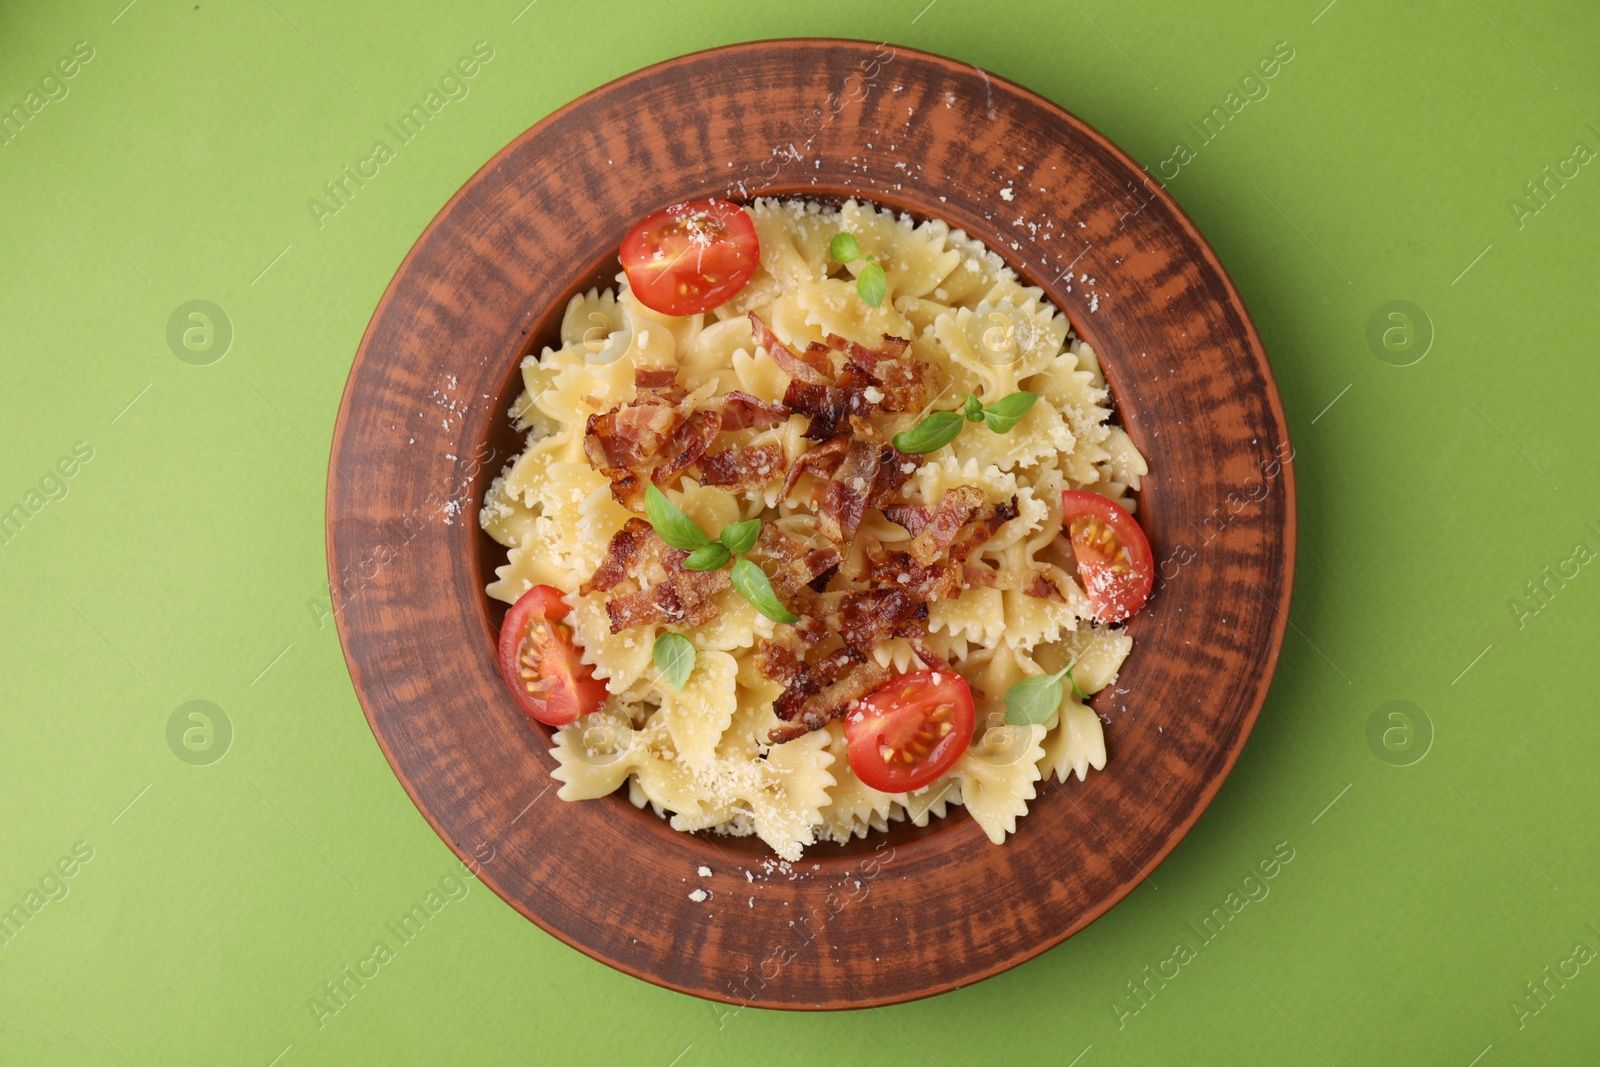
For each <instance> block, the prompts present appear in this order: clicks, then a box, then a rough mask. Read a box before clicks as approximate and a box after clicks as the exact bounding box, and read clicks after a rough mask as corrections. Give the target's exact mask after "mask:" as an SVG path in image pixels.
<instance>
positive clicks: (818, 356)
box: [750, 311, 833, 385]
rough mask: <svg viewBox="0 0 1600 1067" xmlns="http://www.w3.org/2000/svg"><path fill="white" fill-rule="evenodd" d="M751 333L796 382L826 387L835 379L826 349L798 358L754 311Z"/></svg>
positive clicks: (808, 351)
mask: <svg viewBox="0 0 1600 1067" xmlns="http://www.w3.org/2000/svg"><path fill="white" fill-rule="evenodd" d="M750 332H751V334H752V335H753V336H754V338H755V342H756V344H757V345H759V346H761V347H762V348H765V349H766V350H767V355H769V356H771V357H772V361H773V362H774V363H776V364H777V365H778V366H779V368H781V369H782V370H783V373H785V374H787V375H788V376H789V377H791V378H793V379H794V380H795V381H799V382H805V383H807V384H808V385H826V384H828V382H829V381H830V380H831V379H832V378H833V363H832V362H831V361H830V360H829V359H828V350H827V348H826V347H824V346H817V347H816V348H808V349H806V352H805V355H803V356H797V355H795V353H794V351H793V349H791V348H790V347H789V346H788V345H786V344H784V343H783V342H782V341H780V340H778V335H777V334H775V333H773V332H772V327H770V326H768V325H767V324H766V323H765V322H763V321H762V320H761V316H760V315H757V314H756V313H755V312H754V311H752V312H750ZM818 349H820V351H818Z"/></svg>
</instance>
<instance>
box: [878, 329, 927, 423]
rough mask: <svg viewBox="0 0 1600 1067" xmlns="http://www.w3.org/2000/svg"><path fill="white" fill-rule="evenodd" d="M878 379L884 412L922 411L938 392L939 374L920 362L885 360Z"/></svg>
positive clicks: (880, 402) (879, 404)
mask: <svg viewBox="0 0 1600 1067" xmlns="http://www.w3.org/2000/svg"><path fill="white" fill-rule="evenodd" d="M886 340H899V338H886ZM874 376H875V377H876V378H877V380H878V389H879V391H880V392H882V393H883V399H882V400H880V401H878V407H879V408H880V409H882V410H884V411H889V412H897V411H920V410H921V409H922V408H924V407H926V406H927V405H928V403H929V401H931V400H932V399H933V398H934V396H935V394H936V393H937V392H938V390H937V388H936V386H937V384H938V375H937V372H936V371H935V370H934V369H933V365H932V364H930V363H924V362H922V360H920V359H895V360H885V361H883V362H881V363H879V365H878V370H877V371H876V372H875V375H874Z"/></svg>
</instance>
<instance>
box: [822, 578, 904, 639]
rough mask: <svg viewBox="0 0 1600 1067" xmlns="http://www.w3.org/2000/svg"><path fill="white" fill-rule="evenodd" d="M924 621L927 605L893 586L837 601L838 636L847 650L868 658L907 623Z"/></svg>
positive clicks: (856, 594)
mask: <svg viewBox="0 0 1600 1067" xmlns="http://www.w3.org/2000/svg"><path fill="white" fill-rule="evenodd" d="M927 618H928V605H927V604H926V603H925V602H923V601H921V600H918V599H917V598H915V597H913V596H911V595H910V594H909V593H907V592H906V591H905V590H903V589H900V588H898V587H897V586H889V587H888V588H884V589H867V590H863V591H861V592H851V593H845V594H843V595H842V596H841V597H840V598H839V605H838V613H837V619H838V624H839V634H840V636H841V637H843V638H844V643H845V645H846V646H847V647H849V648H853V649H855V650H856V651H857V652H860V653H862V654H864V655H871V654H872V650H873V649H874V648H876V647H877V646H878V645H879V644H880V643H881V642H883V641H887V640H888V639H889V638H891V637H894V636H895V635H896V634H898V633H899V632H900V630H901V629H902V628H903V627H904V626H906V625H907V624H908V623H921V622H923V621H926V620H927ZM830 621H831V620H830Z"/></svg>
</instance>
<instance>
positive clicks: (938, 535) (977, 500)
mask: <svg viewBox="0 0 1600 1067" xmlns="http://www.w3.org/2000/svg"><path fill="white" fill-rule="evenodd" d="M982 506H983V490H981V489H979V488H978V487H977V486H975V485H958V486H956V487H955V488H954V489H946V490H945V491H944V499H943V500H941V501H939V506H938V507H937V508H935V509H934V510H933V514H932V515H930V516H928V520H927V522H926V523H925V524H924V525H923V526H922V529H921V530H919V531H918V532H917V533H916V534H914V535H913V536H912V538H911V558H912V559H914V560H916V561H917V562H918V563H920V564H921V565H922V566H924V567H927V566H930V565H932V564H933V562H934V561H935V560H937V559H938V558H939V557H940V556H943V555H944V554H945V553H946V552H948V551H949V549H950V546H951V544H953V543H954V542H955V539H956V535H957V534H959V533H960V532H961V529H962V527H964V526H966V525H967V523H968V522H970V521H971V520H972V518H973V516H974V515H976V514H977V512H978V509H979V508H981V507H982ZM996 529H998V527H996ZM991 532H992V531H991ZM987 539H988V538H987V537H985V540H987Z"/></svg>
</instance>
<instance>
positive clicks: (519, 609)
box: [500, 585, 606, 726]
mask: <svg viewBox="0 0 1600 1067" xmlns="http://www.w3.org/2000/svg"><path fill="white" fill-rule="evenodd" d="M568 610H569V609H568V608H567V605H566V603H565V602H564V601H563V600H562V599H561V590H559V589H557V588H556V587H555V586H553V585H536V586H534V587H533V588H532V589H529V590H528V591H527V592H526V593H523V594H522V596H520V597H519V598H517V602H516V603H515V604H513V605H512V607H511V610H510V611H509V612H507V613H506V621H505V622H504V623H502V624H501V626H500V675H501V677H503V678H504V679H505V681H506V685H507V686H509V687H510V689H511V692H512V695H514V696H515V697H516V698H517V705H518V706H519V707H520V708H522V711H523V714H525V715H527V716H528V717H529V718H531V719H537V720H538V721H539V722H542V723H544V724H545V725H547V726H565V725H566V724H567V723H569V722H571V721H572V720H573V719H576V718H577V717H578V716H579V715H587V714H588V713H589V712H591V711H595V710H596V709H598V708H599V707H600V705H601V704H602V703H603V702H604V701H605V698H606V684H605V683H604V682H602V681H600V680H598V679H596V678H595V676H594V672H593V671H592V670H590V668H589V666H588V665H587V664H585V663H582V662H581V661H580V660H579V657H578V648H577V646H576V645H575V644H574V643H573V640H572V629H571V627H569V626H567V625H566V624H565V623H563V622H562V621H561V620H562V619H563V618H564V617H565V616H566V614H567V612H568Z"/></svg>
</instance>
